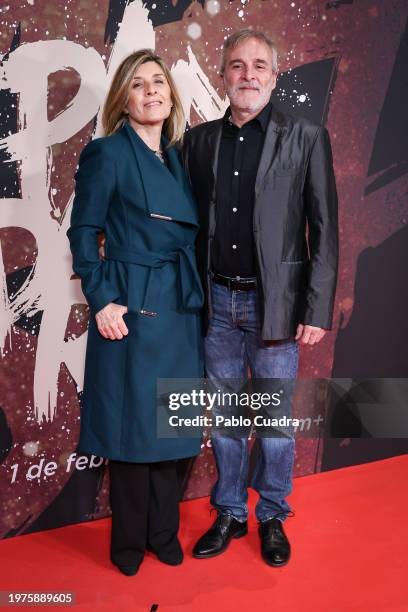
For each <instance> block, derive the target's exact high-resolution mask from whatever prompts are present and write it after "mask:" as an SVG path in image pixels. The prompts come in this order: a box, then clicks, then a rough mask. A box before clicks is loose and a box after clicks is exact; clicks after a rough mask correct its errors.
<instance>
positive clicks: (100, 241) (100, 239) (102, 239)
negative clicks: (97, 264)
mask: <svg viewBox="0 0 408 612" xmlns="http://www.w3.org/2000/svg"><path fill="white" fill-rule="evenodd" d="M105 240H106V238H105V234H104V233H101V234H98V245H99V249H98V252H99V257H100V258H101V259H105Z"/></svg>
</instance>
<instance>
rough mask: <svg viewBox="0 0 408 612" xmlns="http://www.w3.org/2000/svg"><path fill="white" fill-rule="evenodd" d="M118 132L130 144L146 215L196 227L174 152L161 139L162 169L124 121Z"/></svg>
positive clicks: (182, 172) (188, 191) (155, 158)
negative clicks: (163, 154)
mask: <svg viewBox="0 0 408 612" xmlns="http://www.w3.org/2000/svg"><path fill="white" fill-rule="evenodd" d="M121 132H122V133H123V134H124V136H125V137H126V138H127V140H128V142H129V143H130V145H131V147H132V150H133V153H134V156H135V159H136V163H137V165H138V167H139V171H140V172H139V174H140V179H141V181H142V183H143V187H144V192H145V196H146V204H147V209H148V213H149V214H150V215H151V216H153V217H155V216H156V218H160V217H165V218H166V219H167V220H169V221H170V220H172V221H181V222H184V223H189V224H192V225H196V226H197V225H198V217H197V211H196V205H195V202H194V199H193V196H192V193H191V190H190V186H189V183H188V180H187V177H186V175H185V172H184V170H183V167H182V165H181V163H180V161H179V156H178V152H177V150H176V148H175V147H174V146H172V147H169V146H168V140H167V138H166V137H165V136H162V147H163V149H165V151H166V155H167V160H168V167H166V166H165V165H164V164H163V163H162V162H161V161H160V160H159V158H158V157H157V156H156V155H155V154H154V152H153V151H152V150H151V149H149V147H148V146H147V145H146V143H145V142H144V141H143V140H142V139H141V138H140V136H139V135H138V134H137V133H136V132H135V130H134V129H133V128H132V126H131V125H130V124H129V123H128V122H127V121H126V122H125V123H124V124H123V126H122V128H121Z"/></svg>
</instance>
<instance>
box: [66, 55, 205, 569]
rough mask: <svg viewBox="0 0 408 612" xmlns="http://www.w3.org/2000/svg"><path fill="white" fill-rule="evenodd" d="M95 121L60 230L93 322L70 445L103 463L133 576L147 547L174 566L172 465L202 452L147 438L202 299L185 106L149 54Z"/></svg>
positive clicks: (182, 364) (120, 551) (188, 368)
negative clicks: (75, 436)
mask: <svg viewBox="0 0 408 612" xmlns="http://www.w3.org/2000/svg"><path fill="white" fill-rule="evenodd" d="M103 125H104V130H105V137H103V138H98V139H96V140H93V141H91V142H90V143H89V144H87V146H86V147H85V148H84V150H83V151H82V153H81V155H80V159H79V168H78V171H77V173H76V175H75V178H76V189H75V198H74V203H73V210H72V216H71V226H70V228H69V230H68V232H67V235H68V238H69V240H70V245H71V251H72V255H73V269H74V271H75V273H76V274H78V275H79V276H80V277H81V281H82V289H83V293H84V295H85V297H86V299H87V301H88V304H89V308H90V315H91V316H90V323H89V331H88V343H87V351H86V363H85V378H84V392H83V398H82V405H81V434H80V441H79V449H80V450H81V451H82V452H86V453H92V454H95V455H99V456H101V457H108V458H109V460H110V462H109V469H110V481H111V488H110V499H111V508H112V534H111V560H112V562H113V563H114V564H115V565H117V566H118V568H119V569H120V570H121V571H122V572H123V573H124V574H126V575H133V574H135V573H136V572H137V570H138V568H139V565H140V563H141V562H142V560H143V556H144V553H145V550H146V548H147V549H149V550H152V551H153V552H154V553H156V555H157V556H158V558H159V559H160V560H161V561H163V562H165V563H169V564H171V565H177V564H179V563H181V561H182V559H183V553H182V550H181V547H180V544H179V541H178V539H177V532H178V527H179V512H178V502H179V497H178V483H177V475H176V467H175V466H176V462H175V460H176V459H180V458H183V457H191V456H194V455H197V454H198V453H199V452H200V440H199V439H197V438H195V439H194V438H184V439H169V438H166V439H164V438H163V439H160V438H159V437H158V436H157V433H156V427H157V424H156V381H157V379H158V378H196V377H200V376H202V368H203V364H202V351H201V332H200V321H199V311H200V308H201V306H202V301H203V295H202V290H201V286H200V281H199V277H198V273H197V269H196V262H195V256H194V242H195V238H196V233H197V229H198V224H197V213H196V208H195V203H194V201H193V198H192V195H191V192H190V188H189V184H188V181H187V179H186V176H185V174H184V171H183V169H182V166H181V165H180V161H179V154H178V152H177V145H178V143H179V142H180V141H181V139H182V135H183V132H184V117H183V111H182V107H181V102H180V98H179V95H178V93H177V91H176V88H175V85H174V82H173V79H172V77H171V74H170V72H169V70H168V68H167V66H166V65H165V64H164V62H163V60H162V59H161V58H159V57H157V56H156V55H155V54H154V53H153V51H151V50H148V49H144V50H141V51H138V52H136V53H133V54H131V55H130V56H129V57H127V58H126V59H125V60H124V61H123V62H122V63H121V64H120V66H119V68H118V69H117V71H116V74H115V76H114V78H113V81H112V85H111V87H110V90H109V93H108V96H107V99H106V103H105V106H104V112H103ZM101 232H104V234H105V237H106V242H105V258H104V259H101V258H100V257H99V254H98V234H100V233H101Z"/></svg>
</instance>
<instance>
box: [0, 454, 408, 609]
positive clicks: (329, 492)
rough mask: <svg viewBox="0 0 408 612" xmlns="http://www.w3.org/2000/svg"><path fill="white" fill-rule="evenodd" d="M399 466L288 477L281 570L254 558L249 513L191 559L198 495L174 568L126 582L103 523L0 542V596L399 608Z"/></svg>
mask: <svg viewBox="0 0 408 612" xmlns="http://www.w3.org/2000/svg"><path fill="white" fill-rule="evenodd" d="M407 471H408V456H406V455H404V456H401V457H395V458H392V459H387V460H385V461H378V462H375V463H369V464H365V465H358V466H354V467H350V468H346V469H341V470H335V471H332V472H325V473H322V474H316V475H313V476H306V477H303V478H297V479H296V480H295V485H294V492H293V494H292V496H291V498H290V502H291V505H292V507H293V508H294V510H295V511H296V516H295V517H294V518H290V519H288V520H287V521H286V532H287V534H288V536H289V538H290V540H291V543H292V550H293V552H292V559H291V561H290V563H289V564H288V565H287V566H286V567H283V568H279V569H276V568H273V567H268V566H267V565H265V564H264V563H263V561H262V560H261V558H260V555H259V541H258V535H257V528H256V522H255V519H254V518H253V512H252V515H251V521H250V533H249V535H248V536H247V537H245V538H242V539H240V540H236V541H233V542H232V544H231V546H230V548H229V549H228V551H227V552H226V553H224V554H223V555H220V556H218V557H215V558H213V559H205V560H200V561H198V560H195V559H193V558H192V557H191V556H190V553H191V548H192V545H193V543H194V542H195V540H196V539H197V538H198V537H199V535H201V533H202V531H203V530H204V529H205V528H207V526H208V525H209V524H210V522H211V521H212V519H213V517H214V514H213V515H212V518H211V519H210V516H209V503H208V499H207V498H206V499H202V500H195V501H191V502H184V503H183V504H182V528H181V540H182V543H183V545H184V548H185V551H186V559H185V561H184V563H183V565H181V566H178V567H169V566H166V565H163V564H162V563H160V562H159V561H157V560H156V558H155V557H153V556H151V555H150V554H148V556H147V557H146V558H145V561H144V563H143V565H142V567H141V569H140V570H139V572H138V574H137V575H136V576H133V577H130V578H128V577H125V576H122V575H121V574H120V573H119V572H118V571H117V570H116V569H115V568H114V567H113V566H112V565H111V564H110V562H109V561H108V548H109V520H108V519H104V520H99V521H95V522H93V523H83V524H81V525H74V526H72V527H65V528H62V529H54V530H50V531H46V532H42V533H37V534H31V535H27V536H20V537H17V538H14V539H10V540H3V541H1V542H0V556H1V565H2V568H1V574H0V576H1V584H0V590H2V591H4V590H20V591H24V592H27V591H46V590H48V591H54V592H55V591H64V592H67V591H74V592H75V593H76V597H77V605H75V606H73V607H71V608H65V606H63V607H52V608H51V607H47V608H45V609H48V610H50V609H55V610H61V609H72V610H89V611H91V610H92V611H94V612H98V611H99V610H112V611H115V612H120V611H124V612H125V611H126V612H128V611H129V612H130V611H132V612H133V611H134V612H139V611H140V612H142V611H143V612H149V610H150V609H151V606H152V605H153V604H158V608H157V610H158V612H190V611H194V612H198V611H199V612H201V611H208V612H218V611H219V612H230V611H231V612H232V611H234V612H237V611H238V612H240V611H245V612H246V611H247V610H248V611H249V610H254V611H255V610H259V611H264V610H275V611H277V612H281V611H287V610H290V611H296V612H297V611H302V612H308V611H309V610H317V611H319V612H320V611H322V612H323V611H324V612H329V611H330V612H334V611H341V612H345V611H347V612H348V611H350V610H353V611H357V610H358V611H359V610H361V611H362V612H363V611H364V612H374V611H380V610H381V611H384V612H385V611H386V612H391V611H393V610H398V611H407V610H408V589H407V581H408V553H407V550H408V513H407V505H408V489H407ZM255 501H256V495H255V494H253V495H251V498H250V507H251V511H252V510H253V507H254V503H255ZM12 609H13V608H12ZM14 609H16V608H14ZM18 609H22V608H18ZM24 609H26V608H24Z"/></svg>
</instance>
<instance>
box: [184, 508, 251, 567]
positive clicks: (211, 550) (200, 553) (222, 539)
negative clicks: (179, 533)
mask: <svg viewBox="0 0 408 612" xmlns="http://www.w3.org/2000/svg"><path fill="white" fill-rule="evenodd" d="M247 533H248V523H247V521H245V522H244V523H240V522H239V521H237V519H235V518H234V517H233V516H232V515H231V514H219V515H218V517H217V519H216V520H215V522H214V524H213V525H212V527H211V528H210V529H209V530H208V531H207V532H206V533H205V534H204V535H203V536H202V537H201V538H200V539H199V540H198V542H197V544H196V545H195V546H194V548H193V557H195V558H196V559H207V558H209V557H215V555H220V554H221V553H223V552H224V550H226V549H227V547H228V544H229V543H230V542H231V540H232V538H242V536H244V535H246V534H247Z"/></svg>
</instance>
